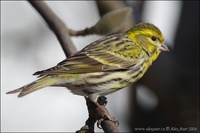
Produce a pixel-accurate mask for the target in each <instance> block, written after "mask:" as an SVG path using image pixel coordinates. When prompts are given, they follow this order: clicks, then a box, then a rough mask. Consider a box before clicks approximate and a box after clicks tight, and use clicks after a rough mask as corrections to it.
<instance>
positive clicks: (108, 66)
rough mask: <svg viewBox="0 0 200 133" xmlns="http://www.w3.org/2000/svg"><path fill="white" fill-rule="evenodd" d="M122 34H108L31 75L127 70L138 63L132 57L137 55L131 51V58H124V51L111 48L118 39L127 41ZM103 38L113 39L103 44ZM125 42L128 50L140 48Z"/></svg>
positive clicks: (117, 43) (116, 43) (118, 42)
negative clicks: (52, 65) (50, 66)
mask: <svg viewBox="0 0 200 133" xmlns="http://www.w3.org/2000/svg"><path fill="white" fill-rule="evenodd" d="M122 35H123V34H118V36H116V35H115V36H113V37H112V36H109V37H107V38H106V39H101V40H98V41H96V42H94V43H92V44H90V45H88V46H86V47H85V48H84V49H83V50H81V51H80V52H77V53H76V54H75V55H73V56H71V57H69V58H67V59H65V60H63V61H62V62H60V63H58V64H57V65H56V66H55V67H52V68H49V69H47V70H43V71H38V72H36V73H34V74H33V75H39V76H45V75H55V74H81V73H92V72H105V71H119V70H120V71H121V70H127V69H129V68H130V67H132V66H134V65H136V64H137V63H138V61H137V60H136V59H135V58H134V57H135V56H138V55H134V54H135V53H134V52H132V54H133V55H131V57H132V58H127V57H126V58H124V56H126V55H124V53H125V52H124V51H122V52H120V50H119V51H118V52H117V53H116V51H115V49H113V48H114V47H115V46H116V45H119V44H120V41H122V42H121V43H123V42H124V41H127V38H126V40H122V39H120V38H121V37H123V38H124V36H122ZM117 37H118V38H117ZM105 40H106V42H107V41H109V40H115V41H111V42H112V43H108V44H105ZM128 41H129V40H128ZM126 44H127V48H126V49H127V50H128V51H137V50H140V48H139V47H137V46H135V45H130V44H129V43H126ZM106 47H107V49H106ZM108 48H112V49H108ZM119 49H120V48H119Z"/></svg>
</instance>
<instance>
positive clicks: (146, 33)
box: [126, 23, 169, 54]
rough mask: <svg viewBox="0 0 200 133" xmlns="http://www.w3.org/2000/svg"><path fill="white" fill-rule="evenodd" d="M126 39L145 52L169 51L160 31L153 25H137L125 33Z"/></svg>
mask: <svg viewBox="0 0 200 133" xmlns="http://www.w3.org/2000/svg"><path fill="white" fill-rule="evenodd" d="M126 34H127V35H128V37H129V38H130V39H131V40H132V41H133V42H135V43H136V44H137V45H139V46H141V47H142V48H143V49H144V50H145V51H146V52H148V53H149V54H152V53H154V52H161V51H169V49H168V47H167V45H166V44H165V43H164V37H163V34H162V33H161V31H160V30H159V29H158V27H156V26H155V25H153V24H150V23H139V24H137V25H135V26H134V27H133V28H131V29H130V30H128V31H127V32H126Z"/></svg>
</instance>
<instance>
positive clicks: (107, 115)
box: [97, 113, 119, 129]
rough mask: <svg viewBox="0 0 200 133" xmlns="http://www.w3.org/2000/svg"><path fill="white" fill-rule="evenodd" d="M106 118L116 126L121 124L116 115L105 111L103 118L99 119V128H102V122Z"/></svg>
mask: <svg viewBox="0 0 200 133" xmlns="http://www.w3.org/2000/svg"><path fill="white" fill-rule="evenodd" d="M104 120H109V121H112V122H113V123H114V124H115V125H116V126H119V122H118V120H116V119H115V117H113V116H111V115H109V114H108V113H104V115H103V117H102V118H101V119H99V120H98V122H97V127H98V128H100V129H102V127H101V123H102V122H103V121H104Z"/></svg>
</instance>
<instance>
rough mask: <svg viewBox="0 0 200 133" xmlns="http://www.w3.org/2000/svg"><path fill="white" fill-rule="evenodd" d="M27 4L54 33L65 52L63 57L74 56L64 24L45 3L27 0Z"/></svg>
mask: <svg viewBox="0 0 200 133" xmlns="http://www.w3.org/2000/svg"><path fill="white" fill-rule="evenodd" d="M29 2H30V4H31V5H32V6H33V7H34V8H35V9H36V10H37V11H38V12H39V13H40V15H41V16H42V17H43V19H44V20H45V21H46V23H47V24H48V25H49V27H50V28H51V30H52V31H53V32H54V33H55V35H56V37H57V38H58V40H59V42H60V44H61V46H62V48H63V51H64V52H65V55H66V56H67V57H69V56H70V55H72V54H74V53H75V52H76V51H77V50H76V48H75V46H74V45H73V43H72V41H71V39H70V35H69V32H68V28H67V27H66V25H65V24H64V22H63V21H62V20H61V19H60V18H59V17H58V16H57V15H56V14H55V13H54V12H53V11H52V10H51V9H50V8H49V7H48V5H47V4H46V3H45V2H43V1H33V0H29Z"/></svg>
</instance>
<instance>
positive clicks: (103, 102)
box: [88, 94, 119, 128]
mask: <svg viewBox="0 0 200 133" xmlns="http://www.w3.org/2000/svg"><path fill="white" fill-rule="evenodd" d="M88 98H89V100H90V101H92V102H93V103H94V104H95V105H96V106H97V108H99V110H100V112H101V114H102V118H101V119H99V120H98V122H97V126H98V127H99V128H101V126H100V125H101V122H103V121H104V120H110V121H112V122H114V123H115V124H116V126H118V125H119V123H118V121H117V120H116V119H115V118H114V117H113V116H111V115H110V114H109V112H108V111H107V110H106V109H105V108H104V107H102V106H101V105H104V106H105V105H106V104H107V101H106V97H99V99H98V100H97V96H96V95H94V94H92V95H89V96H88ZM99 103H100V104H101V105H100V104H99Z"/></svg>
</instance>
